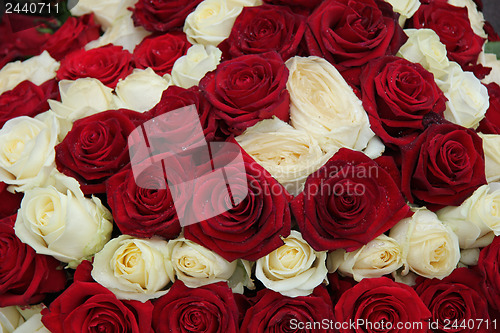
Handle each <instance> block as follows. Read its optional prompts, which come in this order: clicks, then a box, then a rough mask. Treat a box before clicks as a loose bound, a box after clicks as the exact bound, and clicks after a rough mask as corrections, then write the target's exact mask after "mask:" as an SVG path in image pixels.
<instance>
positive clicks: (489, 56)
mask: <svg viewBox="0 0 500 333" xmlns="http://www.w3.org/2000/svg"><path fill="white" fill-rule="evenodd" d="M477 62H478V63H479V64H482V65H483V66H484V67H490V68H491V72H490V74H488V75H487V76H486V77H485V78H484V79H482V80H481V82H483V83H484V84H489V83H492V82H495V83H496V84H500V60H498V59H497V56H496V54H493V53H484V51H483V52H481V53H480V54H479V57H478V59H477Z"/></svg>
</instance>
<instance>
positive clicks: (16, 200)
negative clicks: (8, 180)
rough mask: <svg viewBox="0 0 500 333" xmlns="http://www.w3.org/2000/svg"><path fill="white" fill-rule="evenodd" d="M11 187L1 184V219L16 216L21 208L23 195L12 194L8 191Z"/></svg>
mask: <svg viewBox="0 0 500 333" xmlns="http://www.w3.org/2000/svg"><path fill="white" fill-rule="evenodd" d="M8 186H9V185H8V184H5V183H4V182H0V202H1V203H2V205H1V206H0V219H3V218H5V217H8V216H11V215H12V214H15V213H16V212H17V210H18V209H19V207H21V200H22V199H23V194H22V193H20V192H18V193H10V192H9V191H7V187H8Z"/></svg>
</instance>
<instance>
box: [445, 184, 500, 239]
mask: <svg viewBox="0 0 500 333" xmlns="http://www.w3.org/2000/svg"><path fill="white" fill-rule="evenodd" d="M436 214H437V216H438V217H439V219H440V220H441V221H443V222H444V223H445V224H447V225H449V226H450V228H451V229H452V230H453V232H454V233H455V234H456V235H457V236H458V239H459V243H460V247H461V248H463V249H470V248H476V247H485V246H488V245H489V244H490V243H491V242H492V241H493V237H494V236H500V183H491V184H488V185H483V186H481V187H480V188H478V189H477V190H476V191H475V192H474V193H473V194H472V195H471V196H470V197H469V198H467V200H465V201H464V202H463V203H462V204H461V205H460V206H458V207H452V206H449V207H445V208H443V209H441V210H439V211H437V212H436Z"/></svg>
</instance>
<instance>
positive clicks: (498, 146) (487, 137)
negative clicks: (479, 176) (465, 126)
mask: <svg viewBox="0 0 500 333" xmlns="http://www.w3.org/2000/svg"><path fill="white" fill-rule="evenodd" d="M478 134H479V136H480V137H481V139H483V150H484V164H485V174H486V180H487V181H488V183H491V182H498V181H500V135H496V134H483V133H478Z"/></svg>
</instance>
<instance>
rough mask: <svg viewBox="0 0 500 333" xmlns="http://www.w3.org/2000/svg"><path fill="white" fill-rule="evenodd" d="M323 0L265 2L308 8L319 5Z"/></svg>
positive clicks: (274, 0)
mask: <svg viewBox="0 0 500 333" xmlns="http://www.w3.org/2000/svg"><path fill="white" fill-rule="evenodd" d="M321 1H323V0H264V2H267V3H272V4H275V5H283V6H292V7H300V8H306V9H313V8H314V7H316V6H317V5H319V4H320V3H321Z"/></svg>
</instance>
